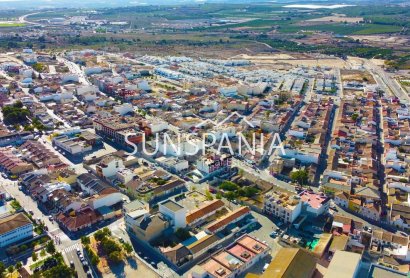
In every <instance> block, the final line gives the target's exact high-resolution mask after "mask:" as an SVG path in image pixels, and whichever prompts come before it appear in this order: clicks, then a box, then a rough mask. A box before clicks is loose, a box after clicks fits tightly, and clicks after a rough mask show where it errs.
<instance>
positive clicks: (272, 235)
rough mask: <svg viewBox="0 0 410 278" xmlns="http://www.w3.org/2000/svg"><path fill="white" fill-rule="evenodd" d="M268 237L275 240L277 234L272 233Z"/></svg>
mask: <svg viewBox="0 0 410 278" xmlns="http://www.w3.org/2000/svg"><path fill="white" fill-rule="evenodd" d="M269 236H270V237H271V238H276V237H277V236H278V233H277V232H272V233H270V234H269Z"/></svg>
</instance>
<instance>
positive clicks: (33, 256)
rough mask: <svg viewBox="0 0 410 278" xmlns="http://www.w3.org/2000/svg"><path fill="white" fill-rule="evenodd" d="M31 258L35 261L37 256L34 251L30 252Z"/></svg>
mask: <svg viewBox="0 0 410 278" xmlns="http://www.w3.org/2000/svg"><path fill="white" fill-rule="evenodd" d="M31 258H32V259H33V262H35V261H37V259H38V256H37V254H36V252H33V253H32V254H31Z"/></svg>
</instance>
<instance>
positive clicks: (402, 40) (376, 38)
mask: <svg viewBox="0 0 410 278" xmlns="http://www.w3.org/2000/svg"><path fill="white" fill-rule="evenodd" d="M350 38H352V39H354V40H359V41H361V42H367V43H374V44H380V45H383V44H387V45H403V46H404V45H406V44H408V43H409V39H408V38H407V37H403V36H386V35H372V36H350Z"/></svg>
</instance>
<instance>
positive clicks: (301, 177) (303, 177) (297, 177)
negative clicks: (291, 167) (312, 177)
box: [290, 169, 309, 185]
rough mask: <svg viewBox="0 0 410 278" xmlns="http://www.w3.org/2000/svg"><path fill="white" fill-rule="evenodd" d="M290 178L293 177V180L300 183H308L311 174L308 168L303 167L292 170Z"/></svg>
mask: <svg viewBox="0 0 410 278" xmlns="http://www.w3.org/2000/svg"><path fill="white" fill-rule="evenodd" d="M290 178H291V179H292V181H294V182H297V183H298V184H299V185H305V184H307V183H308V179H309V175H308V172H307V171H306V169H303V170H298V171H295V172H292V173H291V174H290Z"/></svg>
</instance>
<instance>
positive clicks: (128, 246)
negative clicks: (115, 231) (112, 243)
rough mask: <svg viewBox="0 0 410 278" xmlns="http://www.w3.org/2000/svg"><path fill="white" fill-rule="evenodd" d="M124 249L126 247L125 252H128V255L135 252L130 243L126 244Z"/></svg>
mask: <svg viewBox="0 0 410 278" xmlns="http://www.w3.org/2000/svg"><path fill="white" fill-rule="evenodd" d="M123 247H124V250H125V252H127V254H131V252H132V251H133V250H134V249H133V248H132V245H131V244H129V243H128V242H124V244H123Z"/></svg>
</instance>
